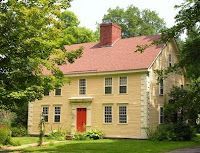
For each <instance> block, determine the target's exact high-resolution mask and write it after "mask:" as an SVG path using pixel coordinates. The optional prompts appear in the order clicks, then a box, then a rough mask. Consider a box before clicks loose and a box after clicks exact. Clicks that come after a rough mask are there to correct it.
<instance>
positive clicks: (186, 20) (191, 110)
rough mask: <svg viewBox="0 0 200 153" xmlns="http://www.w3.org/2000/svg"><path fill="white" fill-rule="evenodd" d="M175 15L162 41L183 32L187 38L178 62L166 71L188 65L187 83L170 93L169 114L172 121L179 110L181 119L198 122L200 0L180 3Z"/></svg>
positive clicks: (199, 92) (173, 70) (189, 122)
mask: <svg viewBox="0 0 200 153" xmlns="http://www.w3.org/2000/svg"><path fill="white" fill-rule="evenodd" d="M176 7H177V8H179V9H180V11H179V12H178V15H177V16H176V18H175V19H176V24H175V25H174V26H173V27H172V28H169V29H167V30H165V31H163V33H162V37H161V41H162V42H166V41H169V40H170V39H171V38H173V37H175V38H177V37H179V36H180V35H181V34H182V33H183V32H186V33H187V38H186V40H185V42H184V43H183V44H182V46H181V48H180V51H179V62H178V63H177V64H176V65H175V66H174V67H172V68H171V71H169V69H166V70H164V71H165V73H163V74H164V75H169V74H170V72H177V71H179V70H180V69H185V70H186V73H185V76H186V77H187V78H188V82H187V83H188V85H187V86H186V87H184V88H183V89H181V88H178V87H176V88H173V89H172V91H171V92H170V94H169V96H170V98H171V100H170V101H171V102H170V103H168V104H166V111H167V113H166V115H167V118H168V119H169V121H172V122H176V120H174V121H173V119H172V118H171V117H172V116H173V115H172V114H175V115H177V114H179V118H178V120H179V121H181V122H186V121H187V122H188V124H189V125H193V126H194V125H196V119H197V117H198V114H200V96H199V95H200V26H199V23H200V22H199V19H200V10H199V8H200V1H198V0H192V1H189V0H186V1H185V2H184V3H183V4H181V5H180V6H176Z"/></svg>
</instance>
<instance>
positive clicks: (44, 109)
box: [42, 106, 49, 122]
mask: <svg viewBox="0 0 200 153" xmlns="http://www.w3.org/2000/svg"><path fill="white" fill-rule="evenodd" d="M42 115H43V117H44V121H45V122H48V116H49V107H48V106H44V107H42Z"/></svg>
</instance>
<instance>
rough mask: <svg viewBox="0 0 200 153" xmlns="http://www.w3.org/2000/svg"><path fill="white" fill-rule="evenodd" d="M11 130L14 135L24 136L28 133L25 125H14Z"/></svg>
mask: <svg viewBox="0 0 200 153" xmlns="http://www.w3.org/2000/svg"><path fill="white" fill-rule="evenodd" d="M11 131H12V136H13V137H22V136H26V135H27V129H26V128H25V127H23V126H18V127H12V128H11Z"/></svg>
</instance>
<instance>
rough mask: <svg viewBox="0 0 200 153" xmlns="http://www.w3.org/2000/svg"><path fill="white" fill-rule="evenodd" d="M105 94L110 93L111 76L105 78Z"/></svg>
mask: <svg viewBox="0 0 200 153" xmlns="http://www.w3.org/2000/svg"><path fill="white" fill-rule="evenodd" d="M105 94H112V78H105Z"/></svg>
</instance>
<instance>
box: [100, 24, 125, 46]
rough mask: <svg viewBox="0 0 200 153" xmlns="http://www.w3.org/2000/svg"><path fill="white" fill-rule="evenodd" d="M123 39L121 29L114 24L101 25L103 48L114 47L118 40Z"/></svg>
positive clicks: (101, 44) (101, 43)
mask: <svg viewBox="0 0 200 153" xmlns="http://www.w3.org/2000/svg"><path fill="white" fill-rule="evenodd" d="M119 39H121V27H120V26H118V25H117V24H114V23H102V24H101V25H100V43H99V45H100V46H101V47H104V46H112V45H113V44H114V43H115V42H116V41H117V40H119Z"/></svg>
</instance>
